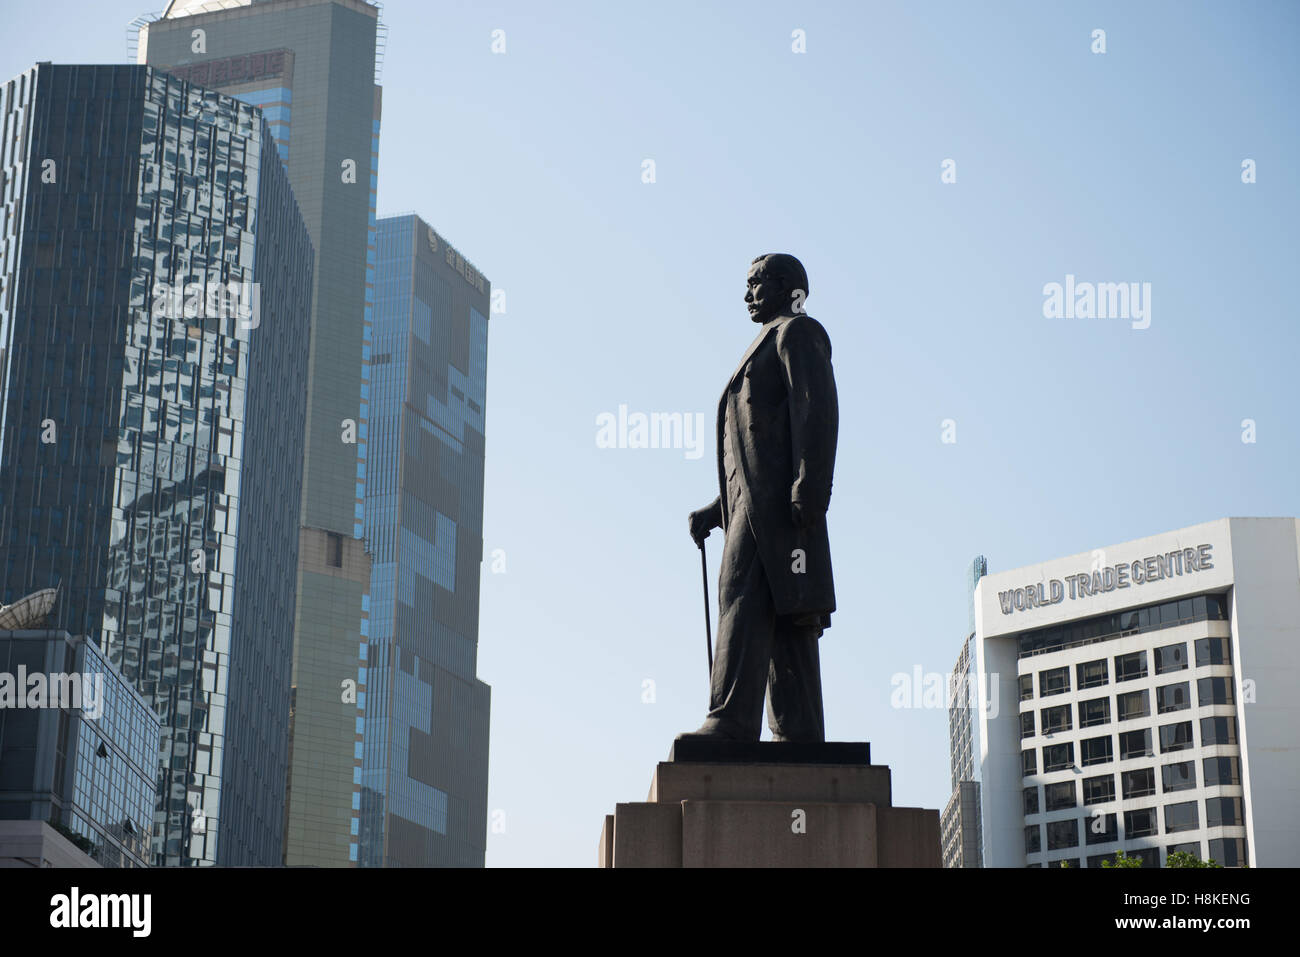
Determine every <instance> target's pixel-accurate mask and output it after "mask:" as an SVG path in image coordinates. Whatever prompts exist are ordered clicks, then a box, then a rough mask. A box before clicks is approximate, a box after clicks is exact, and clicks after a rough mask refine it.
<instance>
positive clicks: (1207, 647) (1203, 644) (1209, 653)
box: [1196, 638, 1232, 668]
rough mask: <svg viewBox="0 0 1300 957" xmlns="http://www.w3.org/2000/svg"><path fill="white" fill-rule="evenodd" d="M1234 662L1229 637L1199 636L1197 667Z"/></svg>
mask: <svg viewBox="0 0 1300 957" xmlns="http://www.w3.org/2000/svg"><path fill="white" fill-rule="evenodd" d="M1230 664H1232V644H1231V642H1230V641H1229V640H1228V639H1227V638H1197V639H1196V667H1198V668H1204V667H1205V666H1206V665H1230Z"/></svg>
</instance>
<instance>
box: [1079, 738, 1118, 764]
mask: <svg viewBox="0 0 1300 957" xmlns="http://www.w3.org/2000/svg"><path fill="white" fill-rule="evenodd" d="M1114 759H1115V754H1114V751H1113V750H1112V748H1111V741H1110V735H1105V736H1104V737H1100V738H1084V739H1083V740H1082V741H1080V742H1079V764H1080V766H1081V767H1085V768H1086V767H1088V766H1089V765H1093V764H1106V763H1108V762H1110V761H1113V760H1114Z"/></svg>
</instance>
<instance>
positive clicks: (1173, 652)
mask: <svg viewBox="0 0 1300 957" xmlns="http://www.w3.org/2000/svg"><path fill="white" fill-rule="evenodd" d="M1155 658H1156V674H1158V675H1163V674H1168V673H1169V672H1171V671H1182V670H1184V669H1185V668H1186V667H1187V643H1186V642H1183V641H1180V642H1178V644H1176V645H1164V646H1163V647H1160V648H1157V649H1156V652H1155Z"/></svg>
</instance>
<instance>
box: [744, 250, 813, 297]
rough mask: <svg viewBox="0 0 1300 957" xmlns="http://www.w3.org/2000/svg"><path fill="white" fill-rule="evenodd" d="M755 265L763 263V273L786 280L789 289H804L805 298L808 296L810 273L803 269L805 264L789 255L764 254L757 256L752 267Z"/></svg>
mask: <svg viewBox="0 0 1300 957" xmlns="http://www.w3.org/2000/svg"><path fill="white" fill-rule="evenodd" d="M754 263H762V264H763V272H764V273H766V274H767V275H769V276H776V277H778V278H780V279H782V280H784V282H785V285H786V288H787V289H790V290H795V289H802V290H803V294H804V296H805V297H807V296H808V293H809V289H808V271H807V270H806V269H804V268H803V263H801V262H800V261H799V260H797V259H795V258H794V257H793V256H791V255H790V254H789V253H763V255H761V256H755V257H754V260H753V262H751V263H750V265H751V266H752V265H753V264H754Z"/></svg>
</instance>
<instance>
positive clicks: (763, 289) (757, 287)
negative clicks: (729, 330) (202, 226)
mask: <svg viewBox="0 0 1300 957" xmlns="http://www.w3.org/2000/svg"><path fill="white" fill-rule="evenodd" d="M764 266H765V264H764V263H761V262H757V263H754V264H753V265H752V266H750V267H749V278H748V280H746V283H745V307H746V308H747V309H748V310H749V318H750V319H752V320H754V322H767V321H768V320H769V319H774V318H775V317H777V316H779V315H781V314H782V313H783V312H784V311H785V306H786V305H788V303H787V302H786V295H785V284H784V283H783V282H781V280H779V279H775V278H773V277H772V276H770V275H768V274H767V273H766V271H765V270H764Z"/></svg>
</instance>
